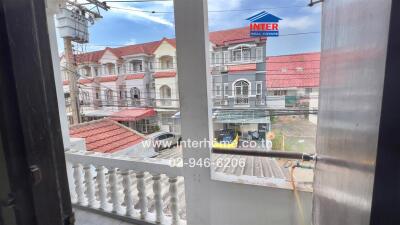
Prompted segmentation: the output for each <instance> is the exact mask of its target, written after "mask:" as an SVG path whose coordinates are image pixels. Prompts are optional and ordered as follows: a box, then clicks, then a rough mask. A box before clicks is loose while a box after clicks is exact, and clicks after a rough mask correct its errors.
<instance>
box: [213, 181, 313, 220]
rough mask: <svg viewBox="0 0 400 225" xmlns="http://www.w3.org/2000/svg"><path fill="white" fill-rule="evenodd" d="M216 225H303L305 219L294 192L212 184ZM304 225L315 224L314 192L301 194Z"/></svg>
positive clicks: (240, 185) (222, 183) (242, 185)
mask: <svg viewBox="0 0 400 225" xmlns="http://www.w3.org/2000/svg"><path fill="white" fill-rule="evenodd" d="M211 187H212V190H213V191H212V193H211V221H212V223H211V224H213V225H243V224H251V225H301V224H303V223H302V219H301V218H302V217H301V216H300V212H299V208H298V206H297V203H296V199H295V195H294V193H293V191H290V190H284V189H277V188H270V187H259V186H252V185H245V184H234V183H227V182H222V181H213V182H212V186H211ZM299 196H300V197H299V199H300V202H301V203H300V204H301V207H302V210H303V214H304V224H307V225H309V224H311V209H312V193H307V192H301V193H299Z"/></svg>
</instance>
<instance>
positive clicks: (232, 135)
mask: <svg viewBox="0 0 400 225" xmlns="http://www.w3.org/2000/svg"><path fill="white" fill-rule="evenodd" d="M238 144H239V134H238V133H237V132H235V131H234V130H219V131H216V132H215V137H214V141H213V148H225V149H233V148H237V146H238Z"/></svg>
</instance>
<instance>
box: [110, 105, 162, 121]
mask: <svg viewBox="0 0 400 225" xmlns="http://www.w3.org/2000/svg"><path fill="white" fill-rule="evenodd" d="M155 115H156V111H154V109H153V108H149V109H124V110H121V111H119V112H115V113H113V114H111V116H110V119H112V120H115V121H136V120H141V119H145V118H148V117H152V116H155Z"/></svg>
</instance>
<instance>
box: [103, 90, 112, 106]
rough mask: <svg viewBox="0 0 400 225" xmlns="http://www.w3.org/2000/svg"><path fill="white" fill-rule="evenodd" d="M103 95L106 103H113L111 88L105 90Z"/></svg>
mask: <svg viewBox="0 0 400 225" xmlns="http://www.w3.org/2000/svg"><path fill="white" fill-rule="evenodd" d="M104 96H105V100H106V103H107V104H108V105H112V104H113V91H112V90H111V89H107V90H105V91H104Z"/></svg>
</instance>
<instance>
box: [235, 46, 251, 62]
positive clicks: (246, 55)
mask: <svg viewBox="0 0 400 225" xmlns="http://www.w3.org/2000/svg"><path fill="white" fill-rule="evenodd" d="M249 60H251V50H250V48H249V47H246V46H240V47H237V48H235V49H233V50H232V61H234V62H240V61H249Z"/></svg>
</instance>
